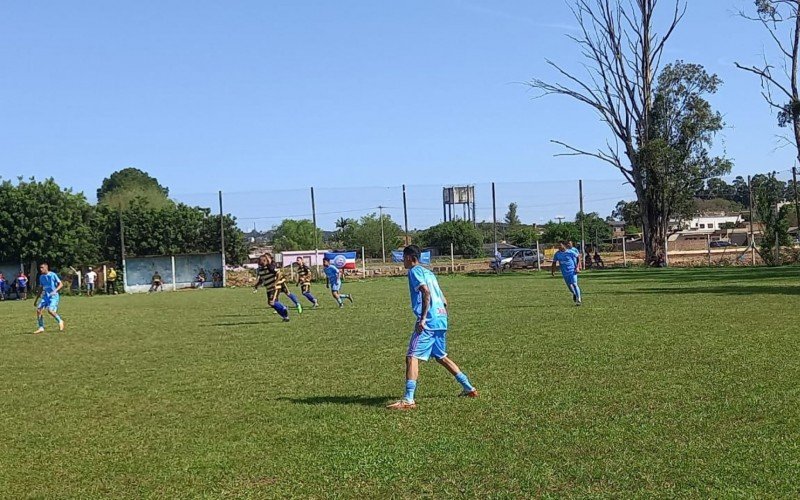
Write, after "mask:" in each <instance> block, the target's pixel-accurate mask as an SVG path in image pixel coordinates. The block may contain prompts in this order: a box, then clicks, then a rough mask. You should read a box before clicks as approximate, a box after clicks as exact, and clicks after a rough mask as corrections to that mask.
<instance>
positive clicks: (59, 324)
mask: <svg viewBox="0 0 800 500" xmlns="http://www.w3.org/2000/svg"><path fill="white" fill-rule="evenodd" d="M58 331H59V332H63V331H64V320H63V319H62V320H61V321H59V322H58Z"/></svg>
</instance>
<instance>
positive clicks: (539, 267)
mask: <svg viewBox="0 0 800 500" xmlns="http://www.w3.org/2000/svg"><path fill="white" fill-rule="evenodd" d="M536 270H537V271H541V270H542V254H541V252H540V251H539V240H536Z"/></svg>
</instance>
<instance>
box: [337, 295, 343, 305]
mask: <svg viewBox="0 0 800 500" xmlns="http://www.w3.org/2000/svg"><path fill="white" fill-rule="evenodd" d="M343 298H344V296H343V295H339V296H338V297H337V298H336V302H338V303H339V307H342V306H343V305H344V301H343V300H342V299H343Z"/></svg>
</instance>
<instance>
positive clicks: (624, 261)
mask: <svg viewBox="0 0 800 500" xmlns="http://www.w3.org/2000/svg"><path fill="white" fill-rule="evenodd" d="M622 265H623V266H625V267H628V252H627V251H626V250H625V236H624V235H623V236H622Z"/></svg>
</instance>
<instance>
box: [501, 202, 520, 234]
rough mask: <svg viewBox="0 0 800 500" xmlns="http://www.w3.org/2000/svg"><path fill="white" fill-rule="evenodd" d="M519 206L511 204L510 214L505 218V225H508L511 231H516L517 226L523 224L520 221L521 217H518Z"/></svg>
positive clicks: (507, 213)
mask: <svg viewBox="0 0 800 500" xmlns="http://www.w3.org/2000/svg"><path fill="white" fill-rule="evenodd" d="M517 208H518V206H517V204H516V203H513V202H512V203H509V204H508V212H506V216H505V219H504V221H505V223H506V224H507V225H508V228H509V230H514V229H516V227H517V226H519V225H520V224H522V222H521V221H520V220H519V215H517Z"/></svg>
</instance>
